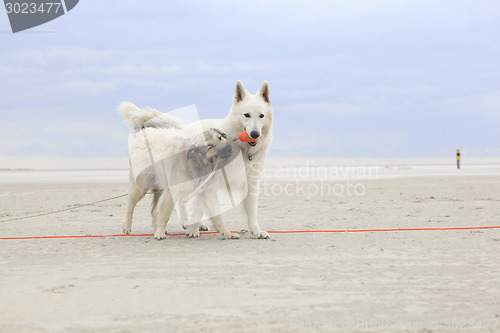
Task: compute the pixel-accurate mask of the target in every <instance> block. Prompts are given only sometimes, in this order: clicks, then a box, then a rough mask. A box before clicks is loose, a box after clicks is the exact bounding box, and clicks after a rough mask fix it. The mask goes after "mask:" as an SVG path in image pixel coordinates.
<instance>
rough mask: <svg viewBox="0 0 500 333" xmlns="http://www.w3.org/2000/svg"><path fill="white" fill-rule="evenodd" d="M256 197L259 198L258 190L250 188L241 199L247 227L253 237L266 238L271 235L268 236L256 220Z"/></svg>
mask: <svg viewBox="0 0 500 333" xmlns="http://www.w3.org/2000/svg"><path fill="white" fill-rule="evenodd" d="M256 186H258V185H256ZM258 199H259V194H258V190H257V191H253V190H251V191H249V193H248V195H247V197H246V198H245V200H244V201H243V206H244V209H245V213H246V217H247V220H248V228H249V229H250V231H251V232H252V235H253V236H254V237H257V238H260V239H268V238H271V236H269V234H268V233H267V231H264V230H262V229H261V228H260V227H259V223H258V222H257V210H258Z"/></svg>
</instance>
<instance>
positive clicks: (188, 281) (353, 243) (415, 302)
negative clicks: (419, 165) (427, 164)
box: [0, 171, 500, 332]
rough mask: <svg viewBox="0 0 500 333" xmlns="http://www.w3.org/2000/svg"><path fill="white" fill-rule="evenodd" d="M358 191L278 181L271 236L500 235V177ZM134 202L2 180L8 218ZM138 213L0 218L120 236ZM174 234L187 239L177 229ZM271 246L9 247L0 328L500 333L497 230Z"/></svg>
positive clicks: (291, 239) (114, 188)
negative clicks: (130, 215)
mask: <svg viewBox="0 0 500 333" xmlns="http://www.w3.org/2000/svg"><path fill="white" fill-rule="evenodd" d="M4 178H5V177H4ZM346 182H347V181H346V180H332V181H325V182H323V183H322V184H321V183H318V182H315V181H306V182H299V183H296V182H295V181H266V182H265V184H264V185H265V188H264V191H263V195H262V197H261V198H260V212H259V214H260V221H261V222H260V224H261V226H262V227H263V228H264V229H267V230H319V229H371V228H414V227H464V226H488V225H500V176H491V175H490V176H439V177H438V176H428V175H424V176H420V177H412V174H411V172H409V171H408V173H407V174H405V176H404V177H396V178H393V177H389V178H384V179H357V180H351V183H350V184H351V186H352V190H354V186H356V185H357V184H362V186H363V188H364V192H363V193H361V192H360V191H361V189H362V187H360V186H358V188H357V189H358V193H357V194H358V195H348V194H347V183H346ZM287 184H289V185H288V187H286V185H287ZM303 184H305V185H303ZM310 184H315V186H320V185H322V186H323V193H321V192H320V191H318V193H316V194H314V195H312V194H313V193H311V191H313V190H314V186H313V185H311V186H313V187H311V188H308V187H307V186H309V185H310ZM335 184H343V185H342V186H345V187H344V189H345V190H346V192H344V193H343V194H342V195H339V192H340V190H339V189H340V187H338V186H337V187H336V189H337V192H336V193H337V194H335V193H328V190H330V191H332V190H333V189H334V186H335ZM300 186H304V187H302V188H300ZM317 188H318V189H320V187H317ZM280 189H282V191H283V192H282V193H281V195H278V194H279V190H280ZM285 189H288V192H287V193H285V192H284V191H285ZM308 189H309V190H310V191H309V194H308V193H307V192H308ZM126 191H127V185H126V183H124V182H120V181H116V182H113V183H102V182H98V183H95V184H93V183H82V182H75V183H67V182H61V183H55V182H52V183H50V184H44V183H40V182H38V183H36V182H34V183H31V184H28V183H25V184H3V185H0V203H1V204H0V221H3V220H6V219H9V218H13V217H18V216H24V215H29V214H36V213H41V212H46V211H52V210H58V209H61V208H66V207H71V206H72V205H74V204H77V203H86V202H92V201H95V200H100V199H104V198H108V197H112V196H117V195H120V194H123V193H126ZM125 203H126V198H120V199H116V200H112V201H107V202H103V203H99V204H96V205H93V206H87V207H80V208H76V209H72V210H68V211H65V212H61V213H58V214H54V215H47V216H41V217H36V218H31V219H26V220H18V221H11V222H4V223H0V237H14V236H45V235H91V234H92V235H94V234H117V233H120V225H121V223H122V219H123V216H124V213H125V207H126V206H125ZM148 206H149V200H144V201H143V202H141V203H140V205H139V207H138V209H137V210H136V214H135V220H134V224H133V232H134V233H151V232H152V227H151V223H150V217H149V212H148ZM225 221H226V224H227V225H228V226H230V229H232V230H241V229H245V228H246V226H245V225H243V224H242V223H241V222H240V214H239V213H238V212H230V213H228V214H227V215H226V216H225ZM168 231H169V232H174V233H176V232H182V229H181V227H180V226H179V225H178V223H177V219H176V218H174V219H173V220H172V221H171V222H170V223H169V225H168ZM272 237H273V238H272V239H271V240H256V239H252V238H250V236H249V235H248V234H246V233H243V234H242V238H241V239H240V240H233V241H228V240H222V239H221V238H220V237H219V236H218V235H213V234H212V235H202V237H201V238H199V239H186V238H185V237H184V236H172V237H168V238H167V239H166V240H164V241H156V240H154V239H153V238H152V237H107V238H82V239H73V238H69V239H34V240H0V286H1V290H0V331H1V332H18V331H19V332H94V331H96V332H157V331H158V332H160V331H161V332H299V331H300V332H302V331H303V332H319V331H331V332H334V331H338V332H356V331H360V332H367V331H384V332H386V331H393V332H400V331H405V332H450V331H461V332H465V331H473V332H478V331H495V330H496V331H498V330H500V322H499V321H500V298H499V295H500V265H499V263H500V229H488V230H461V231H456V230H454V231H411V232H409V231H408V232H403V231H401V232H362V233H304V234H273V235H272Z"/></svg>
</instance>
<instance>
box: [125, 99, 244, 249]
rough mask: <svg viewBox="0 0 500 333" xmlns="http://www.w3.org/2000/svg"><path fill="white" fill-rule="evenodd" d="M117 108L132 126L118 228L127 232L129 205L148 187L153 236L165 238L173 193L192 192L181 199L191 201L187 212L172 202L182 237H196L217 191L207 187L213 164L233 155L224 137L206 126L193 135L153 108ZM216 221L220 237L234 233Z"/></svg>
mask: <svg viewBox="0 0 500 333" xmlns="http://www.w3.org/2000/svg"><path fill="white" fill-rule="evenodd" d="M119 110H120V113H121V114H122V116H123V117H124V118H125V120H126V122H127V123H128V125H129V127H130V128H131V129H132V130H133V134H132V137H131V140H130V142H129V156H130V164H131V168H130V177H129V178H130V188H129V196H128V207H127V215H126V219H125V222H124V224H123V225H122V229H123V232H124V233H130V232H131V226H132V216H133V212H134V209H135V206H136V205H137V203H138V202H139V201H140V200H141V199H142V198H143V197H144V196H145V194H146V193H147V192H148V191H151V192H152V194H153V199H152V202H151V215H152V217H153V227H154V229H155V238H156V239H164V238H165V237H166V235H165V231H166V225H167V222H168V220H169V215H170V213H171V212H172V209H173V206H174V205H175V204H176V202H175V201H174V200H173V194H174V196H175V194H177V198H179V195H181V196H182V197H185V196H187V195H189V194H192V195H191V197H190V198H188V199H185V200H184V201H186V202H187V201H189V200H191V201H192V205H191V207H192V208H191V211H190V212H188V211H187V209H186V207H185V206H186V202H177V204H178V206H177V207H178V208H179V209H180V215H181V223H183V226H185V225H187V232H186V235H187V236H190V237H198V236H199V230H200V228H201V229H202V230H207V228H206V226H204V225H201V218H202V217H203V216H204V215H206V216H213V215H214V214H215V213H213V212H211V209H213V208H212V207H213V206H212V205H210V204H208V203H207V200H208V199H209V198H213V197H214V196H216V194H215V193H214V191H215V192H216V191H217V189H213V188H212V187H211V186H210V185H211V182H213V181H214V179H212V176H213V175H214V174H215V171H216V168H219V169H220V168H221V167H222V166H223V164H224V163H221V161H225V162H226V163H227V159H228V158H229V157H230V156H231V155H232V154H233V149H232V147H231V145H230V143H229V142H228V141H227V138H226V135H225V134H224V133H223V132H221V131H219V130H217V129H215V128H210V129H208V130H204V131H203V132H202V133H201V134H198V135H196V136H195V137H193V135H192V132H186V131H184V130H183V129H182V128H181V126H182V125H180V123H179V122H178V121H177V120H176V119H175V118H173V117H171V116H169V115H166V114H163V113H161V112H159V111H156V110H154V109H149V108H145V109H139V108H138V107H137V106H135V105H133V104H132V103H129V102H124V103H122V104H120V107H119ZM172 192H174V193H172ZM160 198H161V200H160ZM177 201H179V200H177ZM159 202H160V204H158V203H159ZM165 206H166V207H165ZM167 212H168V215H167ZM217 222H218V220H217V221H214V227H215V228H216V229H217V230H218V231H219V232H220V233H221V234H222V236H223V237H225V238H237V237H238V235H236V234H232V233H230V232H229V230H227V228H226V227H225V226H224V225H223V224H222V223H217Z"/></svg>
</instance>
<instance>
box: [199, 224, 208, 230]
mask: <svg viewBox="0 0 500 333" xmlns="http://www.w3.org/2000/svg"><path fill="white" fill-rule="evenodd" d="M200 231H208V227H207V225H206V224H204V223H202V224H201V225H200Z"/></svg>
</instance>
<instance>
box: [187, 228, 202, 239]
mask: <svg viewBox="0 0 500 333" xmlns="http://www.w3.org/2000/svg"><path fill="white" fill-rule="evenodd" d="M186 237H189V238H198V237H200V228H199V227H198V226H197V225H195V226H193V225H190V226H189V227H188V228H187V230H186Z"/></svg>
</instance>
